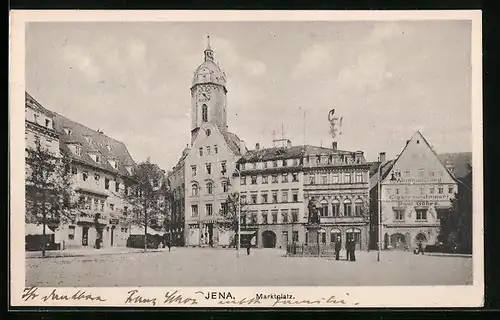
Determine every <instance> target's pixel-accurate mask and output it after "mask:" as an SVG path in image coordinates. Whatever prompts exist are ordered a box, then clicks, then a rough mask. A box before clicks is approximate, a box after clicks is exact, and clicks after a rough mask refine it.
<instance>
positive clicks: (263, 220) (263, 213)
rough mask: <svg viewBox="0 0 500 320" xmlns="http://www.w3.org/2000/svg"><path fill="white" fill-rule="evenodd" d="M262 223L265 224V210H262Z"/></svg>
mask: <svg viewBox="0 0 500 320" xmlns="http://www.w3.org/2000/svg"><path fill="white" fill-rule="evenodd" d="M262 223H263V224H267V211H262Z"/></svg>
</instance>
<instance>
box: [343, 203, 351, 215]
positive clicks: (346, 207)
mask: <svg viewBox="0 0 500 320" xmlns="http://www.w3.org/2000/svg"><path fill="white" fill-rule="evenodd" d="M344 215H345V216H347V217H350V216H352V202H351V200H349V199H346V200H344Z"/></svg>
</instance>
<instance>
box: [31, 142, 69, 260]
mask: <svg viewBox="0 0 500 320" xmlns="http://www.w3.org/2000/svg"><path fill="white" fill-rule="evenodd" d="M25 169H26V183H25V193H26V202H25V205H26V214H25V222H26V223H34V224H36V225H40V224H41V225H42V226H43V244H42V256H43V257H45V250H46V239H45V238H46V227H47V226H48V225H50V226H57V225H60V224H61V223H65V222H68V221H72V220H74V218H75V215H74V210H73V209H75V208H76V207H77V205H78V199H77V197H76V193H75V191H74V187H73V177H72V174H71V158H70V157H69V156H68V155H67V154H65V153H62V154H61V156H60V157H58V156H56V155H54V154H52V153H51V152H50V151H49V150H48V149H46V148H44V147H42V146H41V143H40V141H38V140H37V141H35V148H34V149H27V150H26V168H25Z"/></svg>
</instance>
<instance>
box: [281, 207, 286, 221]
mask: <svg viewBox="0 0 500 320" xmlns="http://www.w3.org/2000/svg"><path fill="white" fill-rule="evenodd" d="M281 216H282V217H283V223H288V210H287V209H282V210H281Z"/></svg>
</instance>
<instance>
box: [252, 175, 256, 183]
mask: <svg viewBox="0 0 500 320" xmlns="http://www.w3.org/2000/svg"><path fill="white" fill-rule="evenodd" d="M251 179H252V184H257V176H252V177H251Z"/></svg>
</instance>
